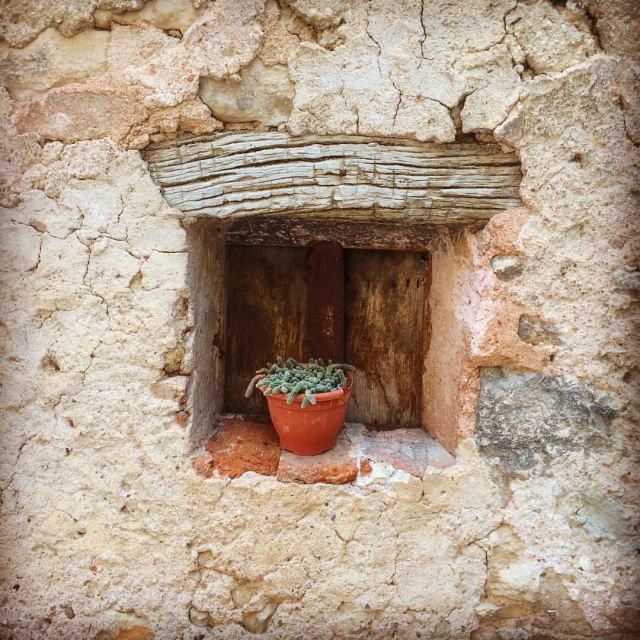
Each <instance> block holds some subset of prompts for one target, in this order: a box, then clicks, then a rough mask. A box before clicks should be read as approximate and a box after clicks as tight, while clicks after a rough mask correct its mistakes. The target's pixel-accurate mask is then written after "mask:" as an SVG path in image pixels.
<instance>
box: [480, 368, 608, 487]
mask: <svg viewBox="0 0 640 640" xmlns="http://www.w3.org/2000/svg"><path fill="white" fill-rule="evenodd" d="M614 417H615V411H614V410H613V409H612V408H611V407H609V406H608V405H607V404H606V403H605V402H604V401H603V400H601V399H598V398H597V396H596V392H595V390H594V389H593V388H592V387H590V386H587V385H586V384H581V383H579V382H575V381H572V380H569V379H567V378H564V377H554V376H550V375H547V374H541V373H522V372H519V371H508V370H506V369H502V368H501V367H492V368H486V369H483V370H482V372H481V374H480V398H479V400H478V409H477V413H476V430H477V435H478V446H479V449H480V452H481V453H482V454H483V455H484V456H487V457H495V458H498V460H499V462H500V467H501V469H502V470H503V471H504V472H505V473H507V474H509V475H511V476H515V475H518V474H521V473H526V472H540V471H542V470H543V469H544V468H545V467H547V466H548V465H549V464H550V463H551V462H552V461H553V460H554V459H555V458H558V457H560V456H562V455H563V454H564V453H566V452H567V451H577V450H580V449H584V448H585V447H587V446H589V447H592V446H595V445H602V444H604V443H605V442H606V440H607V439H608V437H609V435H610V426H611V422H612V420H613V418H614Z"/></svg>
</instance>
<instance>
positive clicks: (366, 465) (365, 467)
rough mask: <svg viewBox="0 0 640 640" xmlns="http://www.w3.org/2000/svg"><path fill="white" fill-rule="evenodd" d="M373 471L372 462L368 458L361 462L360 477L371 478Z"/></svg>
mask: <svg viewBox="0 0 640 640" xmlns="http://www.w3.org/2000/svg"><path fill="white" fill-rule="evenodd" d="M372 471H373V469H372V468H371V462H370V460H369V459H368V458H363V459H362V460H360V475H361V476H365V477H366V476H370V475H371V472H372Z"/></svg>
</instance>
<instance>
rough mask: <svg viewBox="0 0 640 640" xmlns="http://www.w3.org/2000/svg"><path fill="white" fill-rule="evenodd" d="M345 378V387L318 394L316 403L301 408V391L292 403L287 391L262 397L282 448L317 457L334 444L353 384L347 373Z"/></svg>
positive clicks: (302, 396) (350, 376)
mask: <svg viewBox="0 0 640 640" xmlns="http://www.w3.org/2000/svg"><path fill="white" fill-rule="evenodd" d="M347 380H348V381H349V386H348V387H346V388H344V389H338V391H331V392H329V393H317V394H315V397H316V404H309V405H307V406H306V407H305V408H304V409H303V408H302V400H303V398H304V395H303V394H300V395H298V396H296V397H295V400H294V401H293V402H292V403H291V404H287V394H286V393H272V394H270V395H268V396H265V397H266V398H267V403H268V405H269V414H270V415H271V421H272V422H273V426H274V427H275V430H276V431H277V433H278V435H279V436H280V445H281V446H282V448H283V449H287V451H293V453H297V454H298V455H299V456H317V455H318V454H320V453H324V452H325V451H329V449H333V447H335V446H336V441H337V440H338V434H339V433H340V429H342V425H343V424H344V418H345V416H346V414H347V405H348V404H349V397H350V396H351V387H352V386H353V376H352V375H351V373H349V372H347Z"/></svg>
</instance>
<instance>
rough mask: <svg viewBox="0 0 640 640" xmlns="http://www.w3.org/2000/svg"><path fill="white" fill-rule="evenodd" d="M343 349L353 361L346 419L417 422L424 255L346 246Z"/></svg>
mask: <svg viewBox="0 0 640 640" xmlns="http://www.w3.org/2000/svg"><path fill="white" fill-rule="evenodd" d="M346 270H347V294H346V325H347V330H346V333H347V338H346V354H345V358H346V360H347V362H349V363H351V364H354V365H355V366H356V367H357V371H356V375H355V380H354V388H353V393H352V397H353V402H352V403H351V406H350V408H349V413H348V415H347V419H348V420H351V421H355V422H364V423H365V424H376V425H381V426H385V427H390V426H393V427H419V426H420V419H421V401H422V398H421V389H422V359H423V352H422V347H423V341H424V337H423V333H424V312H425V284H426V277H427V262H426V255H425V254H419V253H406V252H391V251H349V252H347V260H346Z"/></svg>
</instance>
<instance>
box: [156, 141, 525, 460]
mask: <svg viewBox="0 0 640 640" xmlns="http://www.w3.org/2000/svg"><path fill="white" fill-rule="evenodd" d="M147 160H148V161H149V165H150V170H151V174H152V176H153V177H154V179H155V180H156V181H157V182H158V184H159V185H160V186H161V188H162V192H163V195H164V197H165V198H166V200H167V201H168V202H169V203H170V204H171V205H173V206H175V207H177V208H179V209H181V210H182V211H183V212H184V215H185V217H184V221H185V225H186V226H187V228H188V231H189V238H190V244H191V260H190V265H191V266H190V272H191V275H190V278H191V296H192V305H193V309H194V316H195V324H196V328H195V342H194V347H193V348H194V358H195V365H196V366H195V374H194V381H193V385H192V394H191V401H192V428H191V443H192V446H194V447H197V446H199V445H200V444H202V443H203V442H204V440H205V439H206V438H207V437H208V436H209V435H211V433H212V431H213V430H214V428H215V425H216V423H217V420H218V419H219V417H220V416H221V415H224V414H225V413H232V414H238V413H240V414H243V415H252V416H255V415H256V414H265V413H266V407H265V406H264V400H263V399H262V398H261V396H260V395H259V394H256V395H255V397H252V398H250V399H246V398H244V389H245V387H246V384H247V381H248V379H249V378H250V377H251V375H252V373H253V372H254V370H255V369H256V368H257V367H259V366H262V365H263V363H264V362H265V361H267V360H270V359H273V358H274V357H275V356H276V355H283V356H293V357H296V358H297V359H305V358H308V357H309V356H313V357H323V358H325V359H328V358H331V359H333V360H334V361H336V360H342V361H347V362H350V363H352V364H355V365H356V367H357V369H358V371H357V374H356V377H355V380H354V390H353V402H352V405H351V406H350V409H349V413H348V415H347V419H348V420H350V421H359V422H363V423H365V424H370V425H376V426H377V427H378V428H395V427H422V428H424V429H426V430H427V431H428V432H429V434H430V435H432V436H433V437H435V438H436V439H438V440H439V441H440V442H442V444H444V446H445V447H447V448H448V449H449V450H450V451H452V450H453V449H454V448H455V446H456V443H457V441H458V440H459V439H460V437H462V436H464V435H468V434H462V433H461V432H459V425H458V419H457V411H458V404H459V395H460V393H459V392H460V385H461V381H460V379H459V378H460V376H459V375H458V373H459V372H460V371H461V370H462V369H461V364H460V363H461V362H462V361H463V360H464V353H463V350H464V344H465V343H466V341H468V331H469V328H468V327H463V326H462V325H461V323H460V322H458V321H457V319H456V313H455V308H454V307H455V305H456V304H457V302H459V300H458V301H456V296H459V295H460V293H459V292H460V291H461V290H462V289H463V288H462V289H461V288H460V287H459V286H458V285H460V283H461V282H464V281H465V278H466V279H468V278H469V277H470V274H468V273H466V272H465V269H466V268H467V267H466V266H465V265H468V263H469V262H468V261H467V260H465V257H464V255H463V254H464V251H465V242H464V238H465V234H467V235H468V231H469V230H471V231H472V232H473V231H475V230H478V229H480V228H482V226H484V224H485V223H486V222H487V221H488V220H489V219H490V218H491V216H492V215H494V214H495V213H498V212H499V211H503V210H505V209H507V208H510V207H513V206H517V205H518V204H519V203H520V201H519V199H518V188H519V183H520V179H521V173H520V167H519V163H518V161H517V159H516V158H515V156H514V155H513V154H509V153H504V152H503V151H502V150H501V149H500V148H499V147H498V146H497V145H486V144H466V143H465V144H453V145H435V144H424V143H417V142H414V141H407V140H393V139H377V140H376V139H370V138H362V137H338V138H318V137H314V138H291V137H289V136H288V135H287V134H280V133H265V132H243V133H233V134H222V135H219V136H213V137H210V138H203V139H196V140H191V141H185V142H182V143H180V144H179V145H178V146H167V145H164V146H163V145H160V146H158V147H156V148H153V149H150V150H149V151H147ZM456 287H457V288H456ZM456 292H457V293H456ZM465 332H466V333H465Z"/></svg>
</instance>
